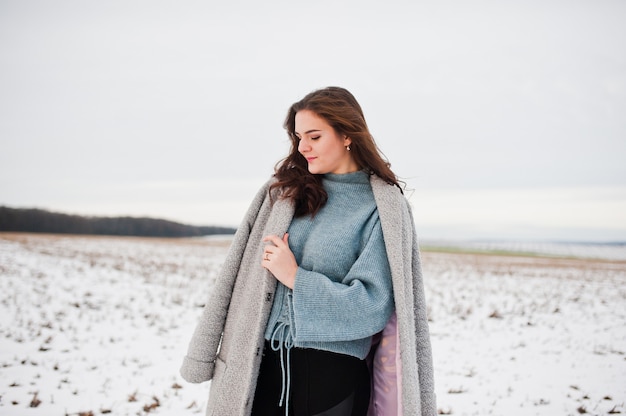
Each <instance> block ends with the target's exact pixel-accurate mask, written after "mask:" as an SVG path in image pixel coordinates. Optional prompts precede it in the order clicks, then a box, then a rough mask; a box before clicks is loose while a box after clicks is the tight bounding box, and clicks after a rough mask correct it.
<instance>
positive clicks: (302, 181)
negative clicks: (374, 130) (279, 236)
mask: <svg viewBox="0 0 626 416" xmlns="http://www.w3.org/2000/svg"><path fill="white" fill-rule="evenodd" d="M302 110H309V111H312V112H313V113H315V114H316V115H317V116H318V117H321V118H323V119H324V120H325V121H326V122H327V123H328V124H329V125H330V126H331V127H332V128H333V129H334V130H335V132H336V133H338V134H339V135H341V136H347V137H349V138H350V139H352V143H351V144H350V152H351V154H352V157H353V159H354V161H355V162H356V164H357V165H358V167H359V169H360V170H365V171H367V172H368V173H369V174H370V175H372V174H375V175H378V176H379V177H380V178H382V179H383V180H385V181H386V182H387V183H389V184H391V185H395V186H397V187H398V188H399V189H400V191H401V192H402V187H401V186H400V181H399V180H398V178H397V177H396V175H395V174H394V173H393V171H392V170H391V165H390V163H389V162H388V161H387V160H386V158H385V157H384V156H383V154H382V152H381V151H380V149H379V148H378V146H377V145H376V142H375V141H374V138H373V137H372V135H371V134H370V132H369V129H368V127H367V123H366V122H365V116H364V115H363V110H362V109H361V106H360V105H359V103H358V102H357V100H356V99H355V98H354V96H353V95H352V94H351V93H350V92H349V91H348V90H346V89H344V88H340V87H327V88H323V89H320V90H316V91H313V92H311V93H309V94H307V95H306V96H305V97H304V98H303V99H302V100H300V101H298V102H296V103H294V104H292V105H291V107H290V108H289V111H288V112H287V117H286V118H285V122H284V124H283V127H284V128H285V130H287V134H288V135H289V138H290V140H291V150H290V151H289V155H288V156H287V157H286V158H284V159H283V160H281V161H279V162H278V163H277V164H276V167H275V172H274V176H275V178H276V179H277V181H276V182H274V183H273V184H272V186H271V190H274V189H278V190H280V193H279V194H280V197H281V198H287V199H293V200H294V202H295V207H296V212H295V215H296V216H303V215H315V214H316V213H317V212H318V211H319V210H320V209H321V208H322V207H323V206H324V204H325V203H326V201H327V199H328V194H327V193H326V191H325V190H324V187H323V186H322V177H323V175H321V174H312V173H310V172H309V169H308V163H307V160H306V159H305V158H304V156H302V155H301V154H300V152H298V143H299V139H298V137H297V136H296V134H295V128H296V113H297V112H298V111H302Z"/></svg>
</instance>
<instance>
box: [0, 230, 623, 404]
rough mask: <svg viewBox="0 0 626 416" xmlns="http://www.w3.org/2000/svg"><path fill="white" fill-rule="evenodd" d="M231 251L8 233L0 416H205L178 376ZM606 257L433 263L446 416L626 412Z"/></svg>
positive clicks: (0, 294)
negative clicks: (215, 282)
mask: <svg viewBox="0 0 626 416" xmlns="http://www.w3.org/2000/svg"><path fill="white" fill-rule="evenodd" d="M228 244H229V240H228V239H227V238H222V239H220V238H213V239H183V240H164V239H139V238H115V237H76V236H50V235H33V234H2V233H0V415H46V416H51V415H59V416H63V415H100V414H114V415H142V414H160V415H184V414H203V412H204V405H205V403H206V396H207V389H208V385H207V384H203V385H191V384H188V383H186V382H184V381H183V380H182V379H181V378H180V376H179V375H178V368H179V365H180V362H181V359H182V356H183V355H184V353H185V351H186V347H187V343H188V341H189V338H190V336H191V332H192V331H193V328H194V326H195V322H196V319H197V318H198V316H199V314H200V312H201V306H202V305H203V303H204V302H205V300H206V296H207V294H208V291H209V288H210V286H211V284H212V282H213V279H214V278H215V277H216V273H217V271H218V269H219V266H220V264H221V262H222V259H223V257H224V255H225V252H226V250H227V247H228ZM607 250H609V251H610V253H609V252H608V251H607V253H606V255H602V250H601V249H600V248H598V251H599V252H600V254H596V255H594V257H597V258H596V259H581V258H571V253H575V252H576V250H575V248H571V250H569V251H568V253H569V254H568V257H567V258H556V257H554V258H549V257H530V256H528V257H526V256H504V255H485V254H463V253H451V252H424V253H423V267H424V273H425V277H426V295H427V300H428V302H429V310H430V317H431V333H432V342H433V349H434V358H435V372H436V374H435V376H436V392H437V395H438V407H439V412H440V413H441V414H452V415H579V414H593V415H605V414H624V413H626V405H625V403H626V307H625V306H626V302H625V301H626V261H624V259H625V258H626V256H624V257H622V256H623V255H624V253H623V252H622V253H621V254H620V251H619V250H620V248H617V254H616V249H615V247H613V248H607ZM621 250H624V248H623V247H622V248H621ZM547 254H554V253H547ZM598 258H600V259H598Z"/></svg>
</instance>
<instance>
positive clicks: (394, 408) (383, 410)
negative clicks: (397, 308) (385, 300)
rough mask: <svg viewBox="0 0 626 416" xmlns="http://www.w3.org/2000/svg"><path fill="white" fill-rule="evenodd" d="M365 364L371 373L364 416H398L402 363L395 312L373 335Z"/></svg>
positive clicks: (400, 405)
mask: <svg viewBox="0 0 626 416" xmlns="http://www.w3.org/2000/svg"><path fill="white" fill-rule="evenodd" d="M368 363H369V365H370V371H371V374H372V388H371V389H372V392H371V399H370V406H369V410H368V412H367V415H368V416H385V415H398V416H402V384H401V370H402V364H401V362H400V340H399V336H398V320H397V317H396V313H395V312H394V313H393V314H392V315H391V318H389V322H387V325H386V326H385V328H384V329H383V330H382V332H380V333H379V334H376V335H375V336H374V339H373V340H372V349H371V351H370V354H369V356H368Z"/></svg>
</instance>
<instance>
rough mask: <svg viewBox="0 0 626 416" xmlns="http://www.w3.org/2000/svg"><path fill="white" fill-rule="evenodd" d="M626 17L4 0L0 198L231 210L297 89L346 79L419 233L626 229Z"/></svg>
mask: <svg viewBox="0 0 626 416" xmlns="http://www.w3.org/2000/svg"><path fill="white" fill-rule="evenodd" d="M213 3H215V4H213ZM339 3H340V4H339ZM625 22H626V2H624V1H622V0H615V1H608V0H589V1H577V0H568V1H545V0H544V1H472V2H466V1H461V0H452V1H429V2H420V1H386V2H380V1H367V0H365V1H364V0H350V1H344V2H334V1H316V2H312V1H309V2H306V3H301V2H297V1H267V2H258V1H230V2H212V1H206V0H205V1H174V0H168V1H158V0H149V1H148V0H140V1H127V0H125V1H121V0H110V1H88V0H87V1H86V0H80V1H68V0H59V1H54V2H50V1H43V0H42V1H29V0H0V204H4V205H8V206H12V207H40V208H47V209H53V210H58V211H63V212H70V213H78V214H88V215H133V216H144V215H145V216H153V217H161V218H167V219H172V220H175V221H180V222H185V223H191V224H203V225H211V224H216V225H234V226H236V225H237V224H238V223H239V221H240V219H241V217H242V215H243V213H244V212H245V209H246V208H247V205H248V203H249V202H250V199H251V198H252V196H253V195H254V193H255V191H256V190H257V188H258V187H259V186H260V185H261V184H262V183H263V182H264V181H265V180H266V179H268V178H269V176H270V175H271V173H272V171H273V167H274V165H275V163H276V162H277V161H278V160H279V159H281V158H282V157H284V156H285V155H286V152H287V150H288V142H287V136H286V134H285V132H284V130H283V129H282V122H283V119H284V116H285V114H286V110H287V108H288V107H289V105H290V104H291V103H293V102H294V101H297V100H299V99H300V98H302V96H303V95H305V94H306V93H308V92H310V91H312V90H314V89H317V88H320V87H325V86H328V85H339V86H343V87H346V88H348V89H349V90H350V91H351V92H352V93H353V94H354V95H355V96H356V98H357V99H358V100H359V101H360V103H361V105H362V107H363V109H364V111H365V115H366V118H367V120H368V123H369V125H370V129H371V131H372V133H373V134H374V137H375V139H376V140H377V142H378V144H379V146H380V147H381V149H382V150H383V152H384V153H385V155H386V156H387V157H388V159H389V160H390V162H391V164H392V168H393V169H394V170H395V172H396V173H397V174H398V175H399V176H400V177H401V178H403V179H404V180H405V181H406V182H407V184H408V187H409V188H410V189H411V190H412V191H410V192H408V195H409V196H410V200H411V202H412V204H413V206H414V210H415V216H416V221H417V224H418V231H420V233H421V234H422V235H423V236H424V237H425V238H437V237H442V238H489V237H497V238H513V239H515V238H520V239H532V238H541V239H546V238H548V239H563V238H568V239H581V240H582V239H587V240H591V239H593V240H615V239H621V240H626V163H625V161H626V52H624V51H626V24H625Z"/></svg>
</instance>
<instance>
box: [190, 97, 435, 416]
mask: <svg viewBox="0 0 626 416" xmlns="http://www.w3.org/2000/svg"><path fill="white" fill-rule="evenodd" d="M284 126H285V129H286V130H287V132H288V134H289V137H290V139H291V142H292V146H291V151H290V154H289V156H287V158H285V159H284V160H283V161H282V162H281V163H279V164H278V165H277V168H276V172H275V175H274V177H273V178H272V179H271V180H270V181H268V183H267V184H266V185H265V186H264V187H263V188H262V189H261V190H260V191H259V193H258V194H257V196H256V198H255V199H254V201H253V202H252V204H251V206H250V208H249V210H248V212H247V214H246V216H245V219H244V221H243V223H242V225H241V226H240V227H239V229H238V230H237V233H236V234H235V238H234V240H233V244H232V246H231V249H230V251H229V254H228V256H227V258H226V260H225V263H224V266H223V269H222V272H221V275H220V278H219V279H218V281H217V282H216V285H215V288H214V290H213V292H212V295H211V298H210V300H209V302H208V303H207V305H206V307H205V309H204V312H203V315H202V318H201V320H200V322H199V324H198V326H197V327H196V330H195V332H194V335H193V338H192V340H191V343H190V345H189V350H188V353H187V356H186V357H185V359H184V362H183V366H182V369H181V374H182V375H183V377H184V378H185V379H186V380H187V381H190V382H196V383H197V382H203V381H207V380H212V382H211V389H210V396H209V403H208V409H207V414H208V415H250V414H252V415H255V416H256V415H296V416H300V415H326V416H344V415H345V416H349V415H353V416H357V415H366V414H367V415H395V414H403V415H434V414H436V406H435V398H434V392H433V390H434V388H433V387H434V382H433V369H432V356H431V349H430V338H429V334H428V325H427V317H426V307H425V304H424V292H423V284H422V280H421V279H422V277H421V266H420V260H419V250H418V246H417V240H416V235H415V227H414V224H413V219H412V215H411V212H410V209H409V205H408V202H407V201H406V199H405V198H404V196H403V195H402V191H401V187H400V185H399V183H398V180H397V178H396V176H395V174H394V173H393V172H392V171H391V169H390V168H389V164H388V163H387V162H385V160H384V159H383V158H382V157H381V155H380V152H379V150H378V148H377V146H376V144H375V143H374V140H373V138H372V136H371V134H370V133H369V130H368V128H367V124H366V122H365V117H364V115H363V112H362V110H361V107H360V106H359V104H358V102H357V101H356V100H355V98H354V97H353V96H352V94H350V93H349V92H348V91H347V90H345V89H342V88H338V87H329V88H325V89H322V90H318V91H314V92H312V93H310V94H308V95H307V96H306V97H304V98H303V99H302V100H301V101H299V102H297V103H295V104H293V105H292V106H291V108H290V109H289V111H288V114H287V118H286V121H285V125H284Z"/></svg>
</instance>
